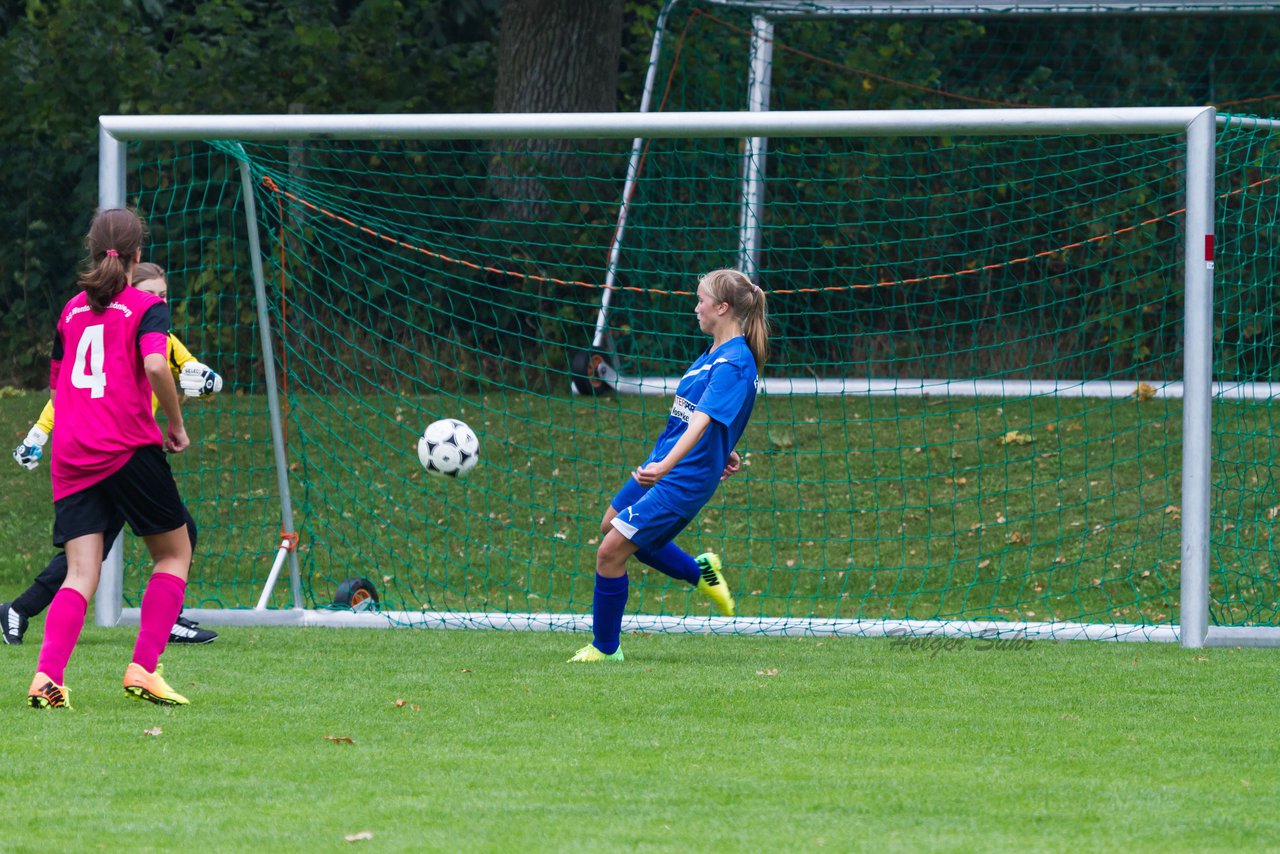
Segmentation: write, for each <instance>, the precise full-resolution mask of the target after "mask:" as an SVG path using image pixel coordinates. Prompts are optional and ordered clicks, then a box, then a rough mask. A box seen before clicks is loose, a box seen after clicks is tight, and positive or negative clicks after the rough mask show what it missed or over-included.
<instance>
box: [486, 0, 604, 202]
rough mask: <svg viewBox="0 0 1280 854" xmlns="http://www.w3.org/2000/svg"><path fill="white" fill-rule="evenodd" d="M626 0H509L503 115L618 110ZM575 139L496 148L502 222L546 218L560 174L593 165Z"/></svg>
mask: <svg viewBox="0 0 1280 854" xmlns="http://www.w3.org/2000/svg"><path fill="white" fill-rule="evenodd" d="M621 49H622V0H506V2H505V3H503V5H502V20H501V23H500V25H499V28H498V81H497V86H496V93H495V96H494V109H495V111H496V112H499V113H575V112H576V113H580V112H612V111H613V110H614V109H616V107H617V96H618V62H619V60H620V55H621ZM576 148H577V144H576V143H574V142H573V141H572V140H505V141H503V142H502V143H500V144H498V145H497V146H496V148H495V150H494V151H493V157H492V158H491V163H490V167H491V171H490V188H489V189H490V191H491V193H492V195H491V196H490V198H493V199H495V200H498V201H497V205H496V208H497V209H496V210H495V211H494V221H495V223H503V222H506V223H521V222H536V221H540V220H543V219H544V218H545V217H546V216H547V215H549V213H550V205H548V204H547V202H548V201H549V200H550V199H552V198H555V197H556V192H555V184H556V182H557V181H558V180H559V179H561V178H577V177H580V176H582V175H584V174H586V172H587V164H586V163H584V162H582V161H581V160H580V159H579V158H578V157H577V156H574V155H573V154H572V153H571V152H572V151H573V150H574V149H576Z"/></svg>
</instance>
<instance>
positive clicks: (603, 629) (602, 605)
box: [591, 573, 627, 655]
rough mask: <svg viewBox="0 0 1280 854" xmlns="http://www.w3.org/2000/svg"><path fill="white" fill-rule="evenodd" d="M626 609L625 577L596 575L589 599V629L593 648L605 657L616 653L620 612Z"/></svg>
mask: <svg viewBox="0 0 1280 854" xmlns="http://www.w3.org/2000/svg"><path fill="white" fill-rule="evenodd" d="M626 609H627V576H626V575H625V574H624V575H620V576H618V577H617V578H605V577H604V576H603V575H601V574H600V573H596V589H595V594H594V595H593V596H592V598H591V616H592V620H591V628H592V631H594V632H595V641H594V644H595V647H596V649H598V650H600V651H601V652H603V653H604V654H605V655H613V654H614V653H615V652H617V651H618V646H619V644H620V641H619V639H618V636H619V635H621V634H622V612H623V611H625V610H626Z"/></svg>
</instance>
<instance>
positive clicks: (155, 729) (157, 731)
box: [142, 726, 164, 735]
mask: <svg viewBox="0 0 1280 854" xmlns="http://www.w3.org/2000/svg"><path fill="white" fill-rule="evenodd" d="M162 732H164V730H162V729H160V727H158V726H153V727H152V728H151V729H144V730H143V731H142V734H143V735H160V733H162Z"/></svg>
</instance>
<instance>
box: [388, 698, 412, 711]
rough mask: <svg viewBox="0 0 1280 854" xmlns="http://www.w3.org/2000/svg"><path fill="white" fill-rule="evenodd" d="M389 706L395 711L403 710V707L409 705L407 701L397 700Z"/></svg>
mask: <svg viewBox="0 0 1280 854" xmlns="http://www.w3.org/2000/svg"><path fill="white" fill-rule="evenodd" d="M391 705H393V706H395V707H396V708H397V709H403V708H404V707H405V706H407V705H409V701H408V700H405V699H398V700H396V701H395V702H394V703H392V704H391Z"/></svg>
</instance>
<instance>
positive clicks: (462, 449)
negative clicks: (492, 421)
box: [418, 418, 480, 477]
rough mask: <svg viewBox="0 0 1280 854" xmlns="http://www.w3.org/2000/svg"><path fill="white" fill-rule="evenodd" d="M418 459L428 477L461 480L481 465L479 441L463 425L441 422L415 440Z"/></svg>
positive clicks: (443, 419)
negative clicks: (432, 475) (479, 463)
mask: <svg viewBox="0 0 1280 854" xmlns="http://www.w3.org/2000/svg"><path fill="white" fill-rule="evenodd" d="M418 459H419V461H421V462H422V467H423V468H424V469H426V470H427V472H428V474H436V475H444V476H445V477H462V476H463V475H465V474H466V473H467V472H469V471H471V470H472V469H473V468H475V467H476V463H478V462H480V440H479V439H478V438H476V431H474V430H472V429H471V428H470V427H468V426H467V425H466V424H465V423H464V422H462V421H459V420H458V419H456V418H441V419H440V420H439V421H433V422H431V423H430V424H428V425H427V429H426V430H423V431H422V435H421V436H419V437H418Z"/></svg>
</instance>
